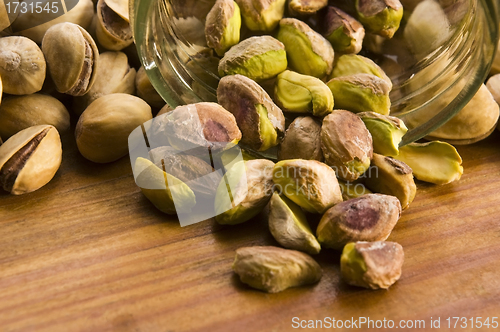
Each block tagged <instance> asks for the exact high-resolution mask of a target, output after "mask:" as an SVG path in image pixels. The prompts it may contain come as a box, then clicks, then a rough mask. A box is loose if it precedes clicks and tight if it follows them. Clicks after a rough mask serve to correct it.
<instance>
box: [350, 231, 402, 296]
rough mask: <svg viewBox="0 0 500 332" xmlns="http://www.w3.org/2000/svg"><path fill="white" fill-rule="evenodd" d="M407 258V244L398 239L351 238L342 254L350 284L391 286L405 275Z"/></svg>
mask: <svg viewBox="0 0 500 332" xmlns="http://www.w3.org/2000/svg"><path fill="white" fill-rule="evenodd" d="M403 261H404V252H403V247H402V246H401V245H400V244H398V243H396V242H385V241H375V242H363V241H360V242H351V243H348V244H346V245H345V247H344V250H343V251H342V256H340V273H341V274H342V278H343V279H344V280H345V281H346V282H347V283H348V284H349V285H353V286H359V287H365V288H371V289H381V288H382V289H387V288H389V287H390V286H391V285H393V284H394V283H395V282H396V281H398V279H399V278H400V277H401V268H402V266H403Z"/></svg>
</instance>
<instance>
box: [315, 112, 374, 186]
mask: <svg viewBox="0 0 500 332" xmlns="http://www.w3.org/2000/svg"><path fill="white" fill-rule="evenodd" d="M321 149H322V150H323V155H324V156H325V162H326V163H327V164H328V165H330V166H332V167H333V168H334V169H335V170H336V173H337V176H339V177H340V178H341V179H344V180H347V181H352V180H356V179H357V178H359V177H360V176H361V175H362V174H363V173H364V172H365V171H366V170H367V169H368V167H370V160H371V158H372V155H373V143H372V136H371V135H370V132H369V131H368V129H366V126H365V124H364V123H363V121H362V120H361V119H360V118H359V117H358V116H356V115H355V114H353V113H351V112H348V111H344V110H334V111H333V113H331V114H329V115H327V116H326V117H325V118H324V119H323V125H322V126H321Z"/></svg>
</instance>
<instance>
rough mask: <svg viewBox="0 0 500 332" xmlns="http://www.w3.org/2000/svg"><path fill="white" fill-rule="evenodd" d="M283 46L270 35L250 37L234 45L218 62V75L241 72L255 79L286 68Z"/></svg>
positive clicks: (273, 75) (263, 77) (276, 73)
mask: <svg viewBox="0 0 500 332" xmlns="http://www.w3.org/2000/svg"><path fill="white" fill-rule="evenodd" d="M286 67H287V57H286V52H285V46H284V45H283V44H282V43H281V42H280V41H278V40H277V39H275V38H273V37H271V36H258V37H250V38H248V39H245V40H243V41H242V42H240V43H239V44H238V45H235V46H233V47H231V49H229V51H227V52H226V53H225V54H224V57H223V58H222V59H221V60H220V62H219V75H220V76H226V75H235V74H241V75H244V76H246V77H249V78H251V79H253V80H255V81H262V80H266V79H269V78H272V77H275V76H276V75H278V74H279V73H281V72H283V71H285V70H286Z"/></svg>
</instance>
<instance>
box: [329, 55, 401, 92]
mask: <svg viewBox="0 0 500 332" xmlns="http://www.w3.org/2000/svg"><path fill="white" fill-rule="evenodd" d="M356 74H371V75H375V76H377V77H378V78H381V79H383V80H384V81H385V82H386V83H387V84H388V85H389V91H390V90H392V81H391V79H390V78H389V76H387V75H386V73H385V72H384V70H383V69H382V68H380V67H379V65H377V64H376V63H375V62H373V60H371V59H369V58H367V57H364V56H362V55H357V54H344V55H341V56H340V57H339V58H338V59H337V63H336V64H335V67H333V71H332V74H331V75H330V79H332V78H335V77H342V76H351V75H356Z"/></svg>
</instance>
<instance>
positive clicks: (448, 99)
mask: <svg viewBox="0 0 500 332" xmlns="http://www.w3.org/2000/svg"><path fill="white" fill-rule="evenodd" d="M214 2H215V0H183V1H181V0H135V2H133V1H131V12H132V14H133V15H132V17H133V18H132V24H133V29H134V38H135V41H136V45H137V47H138V52H139V55H140V58H141V61H142V63H143V64H144V67H145V69H146V71H147V73H148V76H149V78H150V80H151V82H152V84H153V86H154V87H155V88H156V90H157V91H158V92H159V93H160V95H161V96H162V97H163V98H164V99H165V100H166V101H167V103H168V104H170V105H171V106H173V107H175V106H177V105H181V104H188V103H193V102H199V101H215V100H216V96H215V91H216V87H217V82H218V79H219V78H218V76H217V74H216V61H217V58H214V57H213V56H212V55H211V54H210V52H208V50H207V49H206V44H205V39H204V18H205V17H206V14H207V13H208V11H209V10H210V8H211V6H212V5H213V3H214ZM402 3H403V6H404V8H405V15H404V18H403V22H402V25H401V28H400V29H399V31H398V33H397V34H396V35H395V37H394V38H393V39H391V40H384V39H382V38H379V37H376V36H367V37H365V43H364V47H363V49H364V51H363V52H365V53H363V54H364V55H367V56H369V57H370V58H372V59H373V60H375V61H376V62H377V63H378V64H379V65H380V66H381V67H382V68H383V69H384V70H385V71H386V73H387V74H388V75H389V77H391V79H392V81H393V83H394V87H393V90H392V91H391V95H390V96H391V101H392V106H391V115H395V116H398V117H401V118H402V119H403V120H404V121H405V123H407V125H408V127H409V128H410V130H409V131H408V133H407V134H406V135H405V137H404V138H403V142H402V144H407V143H410V142H414V141H416V140H418V139H420V138H422V137H424V136H426V135H428V134H429V133H431V132H432V131H433V130H435V129H436V128H438V127H439V126H441V125H442V124H444V123H445V122H446V121H447V120H449V119H450V118H451V117H452V116H453V115H455V114H456V113H457V112H458V111H460V110H461V109H462V108H463V107H464V106H465V105H466V104H467V103H468V102H469V101H470V99H471V98H472V97H473V96H474V94H475V93H476V91H477V90H478V89H479V87H480V85H481V83H483V82H484V80H485V79H486V77H487V75H488V73H489V70H490V67H491V63H492V61H493V57H494V54H495V50H496V46H497V43H498V37H499V19H498V17H499V8H498V7H499V4H497V2H496V0H456V1H449V0H439V1H435V0H423V1H419V0H416V1H415V0H403V1H402ZM424 3H425V4H424ZM419 6H420V7H419ZM436 6H437V8H436ZM436 9H437V10H436ZM417 12H418V13H419V14H418V15H421V17H419V18H418V20H415V19H413V23H415V22H420V21H426V20H427V22H425V24H427V25H426V26H425V25H422V24H420V23H419V26H420V28H418V29H417V31H416V32H415V31H414V30H413V32H412V30H411V29H412V28H408V26H410V25H411V23H409V22H410V21H411V20H412V18H411V15H416V16H417V14H416V13H417ZM431 12H432V13H431ZM408 17H409V18H408ZM408 31H410V32H408ZM242 34H243V35H245V31H242ZM412 36H413V37H412ZM415 36H416V37H415ZM423 37H424V38H423ZM412 38H413V42H411V40H412ZM418 38H420V39H418ZM422 38H423V39H422Z"/></svg>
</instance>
